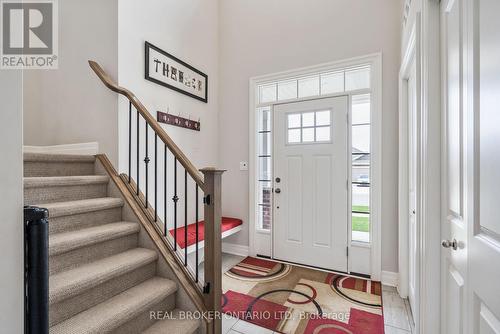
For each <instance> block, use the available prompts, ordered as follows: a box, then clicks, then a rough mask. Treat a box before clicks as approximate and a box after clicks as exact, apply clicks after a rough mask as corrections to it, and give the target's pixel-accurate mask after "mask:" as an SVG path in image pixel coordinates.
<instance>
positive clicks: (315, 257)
mask: <svg viewBox="0 0 500 334" xmlns="http://www.w3.org/2000/svg"><path fill="white" fill-rule="evenodd" d="M347 110H348V109H347V97H336V98H329V99H319V100H314V101H306V102H296V103H288V104H282V105H277V106H276V107H275V108H274V117H275V118H274V119H275V122H274V126H275V132H274V133H275V138H274V140H275V144H274V145H275V156H276V159H275V165H274V169H275V173H274V175H275V182H274V189H275V194H274V205H275V227H274V242H273V246H274V258H276V259H279V260H285V261H290V262H295V263H300V264H305V265H310V266H316V267H321V268H327V269H334V270H338V271H347V254H346V250H347V248H346V247H347V221H348V201H347V200H348V189H347V180H348V174H347V170H348V169H347V168H348V160H347V152H348V148H347V118H346V117H347ZM278 180H279V182H278Z"/></svg>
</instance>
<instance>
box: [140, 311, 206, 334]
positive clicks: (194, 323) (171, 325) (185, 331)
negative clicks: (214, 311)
mask: <svg viewBox="0 0 500 334" xmlns="http://www.w3.org/2000/svg"><path fill="white" fill-rule="evenodd" d="M180 312H181V310H179V309H175V310H173V311H172V312H169V313H168V317H170V318H169V319H168V318H167V316H164V317H165V319H161V320H158V321H157V322H156V323H155V324H154V325H153V326H151V327H149V328H148V329H146V330H145V331H144V332H142V334H164V333H168V334H192V333H194V332H196V330H197V329H198V327H199V326H200V322H199V321H198V320H194V319H181V318H180Z"/></svg>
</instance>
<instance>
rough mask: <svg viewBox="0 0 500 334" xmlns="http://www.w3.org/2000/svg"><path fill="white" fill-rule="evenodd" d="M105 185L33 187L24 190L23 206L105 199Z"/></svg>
mask: <svg viewBox="0 0 500 334" xmlns="http://www.w3.org/2000/svg"><path fill="white" fill-rule="evenodd" d="M106 194H107V183H95V184H85V185H71V186H56V187H33V188H26V189H24V203H25V204H43V203H52V202H66V201H76V200H81V199H90V198H98V197H106Z"/></svg>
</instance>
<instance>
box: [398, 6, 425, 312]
mask: <svg viewBox="0 0 500 334" xmlns="http://www.w3.org/2000/svg"><path fill="white" fill-rule="evenodd" d="M420 42H421V39H420V14H417V16H416V18H415V22H414V24H413V26H412V29H411V33H410V37H409V40H408V46H407V48H406V51H405V53H404V56H403V60H402V63H401V68H400V70H399V182H398V194H399V195H398V208H399V210H398V215H399V244H398V250H399V259H398V260H399V284H398V291H399V294H400V296H401V297H403V298H407V297H408V294H409V280H410V277H409V272H410V270H409V256H410V254H409V239H408V234H409V216H408V213H409V210H410V209H409V203H408V200H409V198H408V193H409V191H410V189H409V184H408V177H409V165H408V156H409V151H408V144H409V129H408V121H409V117H408V114H409V110H408V93H407V92H408V79H409V76H410V71H411V67H412V64H413V62H415V66H416V77H415V86H416V93H415V100H416V110H415V113H416V118H417V124H416V127H417V133H416V141H417V161H416V174H417V181H416V207H417V208H419V209H420V207H421V194H422V187H421V156H420V153H421V149H420V146H421V145H420V143H421V132H420V130H421V109H422V106H421V100H422V93H421V85H422V82H421V79H422V65H421V57H420V52H421V46H420ZM416 225H417V235H416V244H417V248H418V249H420V245H421V239H422V235H421V230H420V226H421V225H422V221H421V215H420V212H418V214H417V215H416ZM418 253H419V252H417V255H416V258H415V261H416V263H417V270H416V275H417V277H416V279H415V282H416V283H415V285H416V287H415V295H416V296H415V297H416V298H415V304H416V305H419V304H420V303H419V294H420V293H419V290H420V284H419V281H420V279H419V276H418V272H419V270H418V269H419V267H420V265H418V264H419V263H420V259H419V256H418ZM412 312H413V319H414V320H415V321H417V319H419V317H418V309H416V310H412Z"/></svg>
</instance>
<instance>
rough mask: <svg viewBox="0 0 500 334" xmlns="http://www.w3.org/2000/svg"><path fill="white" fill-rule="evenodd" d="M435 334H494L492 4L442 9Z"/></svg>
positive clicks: (498, 265)
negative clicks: (441, 174) (438, 270)
mask: <svg viewBox="0 0 500 334" xmlns="http://www.w3.org/2000/svg"><path fill="white" fill-rule="evenodd" d="M441 6H442V7H441V19H442V43H443V45H442V46H443V47H442V50H443V94H442V97H443V102H444V103H443V107H444V110H443V111H444V114H445V117H444V127H443V130H444V133H445V136H444V146H443V148H444V150H443V154H444V161H445V163H444V164H443V166H444V192H443V193H444V198H443V199H444V200H443V219H442V232H443V247H444V248H443V249H442V277H441V280H442V282H441V283H442V284H441V286H442V295H441V305H442V308H441V316H442V319H441V324H442V333H447V334H451V333H453V334H460V333H464V334H468V333H474V334H493V333H496V334H498V333H500V293H499V290H498V282H499V281H500V219H499V218H498V216H497V213H498V206H499V203H500V202H499V195H498V194H499V189H500V158H499V156H500V149H499V143H500V131H499V128H500V113H499V112H498V102H499V98H500V65H499V62H498V59H499V58H500V47H499V46H500V22H499V21H498V18H497V14H498V13H499V12H500V2H499V1H498V0H481V1H478V0H446V1H443V2H442V3H441Z"/></svg>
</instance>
